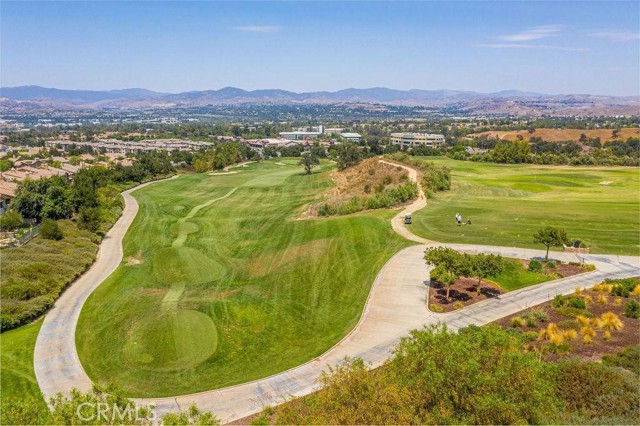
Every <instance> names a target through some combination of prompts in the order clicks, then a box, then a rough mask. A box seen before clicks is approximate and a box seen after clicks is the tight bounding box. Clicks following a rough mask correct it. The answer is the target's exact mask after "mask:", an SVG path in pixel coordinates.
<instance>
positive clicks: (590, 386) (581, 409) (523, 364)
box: [258, 326, 640, 424]
mask: <svg viewBox="0 0 640 426" xmlns="http://www.w3.org/2000/svg"><path fill="white" fill-rule="evenodd" d="M524 342H525V339H524V338H523V337H522V335H521V334H519V333H517V332H510V331H503V330H501V329H500V328H498V327H496V326H487V327H475V326H470V327H466V328H463V329H461V330H459V332H458V333H452V332H449V331H447V330H446V328H443V327H432V328H425V329H423V330H417V331H413V332H411V335H410V336H409V337H406V338H404V339H403V340H402V341H401V343H400V344H399V346H398V347H397V348H396V350H395V352H394V355H393V357H392V358H391V359H390V360H389V361H388V362H387V363H386V364H385V365H384V366H383V367H381V368H379V369H376V370H373V371H368V370H367V369H366V366H365V365H364V363H363V362H362V361H361V360H359V359H355V360H348V361H346V362H345V363H344V364H343V365H340V366H336V367H334V368H330V369H329V371H328V372H327V373H325V374H324V375H323V376H322V377H321V380H320V381H321V384H322V385H324V386H325V388H324V389H322V390H321V391H319V392H316V393H315V394H312V395H310V396H307V397H303V398H299V399H294V400H292V401H290V402H288V403H285V404H283V405H281V406H278V407H276V408H275V409H268V410H266V411H265V412H263V414H262V416H261V418H259V419H258V421H260V422H262V424H265V423H267V422H271V423H275V424H637V423H638V422H639V421H640V394H638V376H637V374H634V373H633V372H632V371H628V370H624V369H621V368H617V367H612V366H609V365H606V364H607V363H611V364H613V365H617V364H618V363H616V360H614V359H612V360H610V361H609V360H607V361H606V362H605V364H601V363H595V362H582V361H577V360H569V361H565V362H561V363H557V364H552V363H547V362H544V361H541V360H540V359H539V357H538V355H537V354H535V353H534V352H527V351H525V350H524V349H523V345H524ZM635 353H636V357H637V351H636V352H635ZM638 361H639V360H638V359H636V360H635V362H638Z"/></svg>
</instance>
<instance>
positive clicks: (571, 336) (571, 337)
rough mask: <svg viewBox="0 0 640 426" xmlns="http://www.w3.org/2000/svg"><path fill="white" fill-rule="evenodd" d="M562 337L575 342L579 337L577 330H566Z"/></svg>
mask: <svg viewBox="0 0 640 426" xmlns="http://www.w3.org/2000/svg"><path fill="white" fill-rule="evenodd" d="M562 336H563V337H564V339H565V340H567V341H572V340H575V339H576V337H578V333H577V332H576V331H575V330H566V331H565V332H564V333H562Z"/></svg>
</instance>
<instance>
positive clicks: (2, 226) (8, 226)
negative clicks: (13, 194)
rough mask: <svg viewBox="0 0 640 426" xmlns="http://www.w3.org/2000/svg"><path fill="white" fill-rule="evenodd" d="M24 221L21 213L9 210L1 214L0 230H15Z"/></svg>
mask: <svg viewBox="0 0 640 426" xmlns="http://www.w3.org/2000/svg"><path fill="white" fill-rule="evenodd" d="M22 222H24V219H23V218H22V216H21V215H20V213H18V212H17V211H15V210H9V211H7V212H5V213H4V214H3V215H2V216H0V230H2V231H13V230H14V229H16V228H17V227H18V226H20V225H22Z"/></svg>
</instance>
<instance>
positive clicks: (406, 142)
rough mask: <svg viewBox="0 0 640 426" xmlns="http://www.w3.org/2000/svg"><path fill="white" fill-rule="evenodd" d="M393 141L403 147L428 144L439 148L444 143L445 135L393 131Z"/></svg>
mask: <svg viewBox="0 0 640 426" xmlns="http://www.w3.org/2000/svg"><path fill="white" fill-rule="evenodd" d="M391 143H392V144H394V145H400V146H401V147H403V148H413V147H414V146H428V147H430V148H438V147H441V146H442V145H444V135H436V134H433V133H391Z"/></svg>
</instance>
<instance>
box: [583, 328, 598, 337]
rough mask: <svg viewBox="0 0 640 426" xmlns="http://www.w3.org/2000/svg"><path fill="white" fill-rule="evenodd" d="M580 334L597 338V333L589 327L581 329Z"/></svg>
mask: <svg viewBox="0 0 640 426" xmlns="http://www.w3.org/2000/svg"><path fill="white" fill-rule="evenodd" d="M580 334H582V335H583V336H585V337H591V338H594V337H596V331H595V330H594V329H593V328H592V327H589V326H586V327H582V328H581V329H580Z"/></svg>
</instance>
